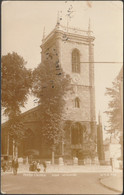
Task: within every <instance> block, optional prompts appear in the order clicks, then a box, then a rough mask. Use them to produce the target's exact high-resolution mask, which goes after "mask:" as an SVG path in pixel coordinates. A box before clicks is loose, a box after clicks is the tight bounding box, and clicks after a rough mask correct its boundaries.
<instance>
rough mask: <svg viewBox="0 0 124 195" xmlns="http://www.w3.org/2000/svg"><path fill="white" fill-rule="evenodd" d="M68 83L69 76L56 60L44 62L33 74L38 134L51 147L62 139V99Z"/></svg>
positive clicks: (63, 101) (63, 106) (63, 105)
mask: <svg viewBox="0 0 124 195" xmlns="http://www.w3.org/2000/svg"><path fill="white" fill-rule="evenodd" d="M70 81H71V80H70V77H69V75H66V74H65V73H64V72H63V70H62V68H61V67H60V64H59V61H58V60H56V61H53V60H51V61H50V60H46V61H45V62H44V63H42V64H40V65H39V66H38V67H37V68H36V69H35V70H34V72H33V87H32V92H33V94H34V95H35V96H36V97H37V98H38V104H39V107H40V113H39V114H40V116H41V129H40V134H41V135H42V136H43V137H44V140H45V141H46V142H47V143H48V144H49V146H52V147H53V146H56V145H57V144H59V143H60V142H61V141H62V139H64V128H63V115H64V111H65V110H64V108H65V99H64V97H65V95H66V93H67V92H68V91H69V90H70V89H71V87H70ZM53 149H54V147H53Z"/></svg>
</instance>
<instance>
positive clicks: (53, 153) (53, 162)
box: [52, 151, 54, 165]
mask: <svg viewBox="0 0 124 195" xmlns="http://www.w3.org/2000/svg"><path fill="white" fill-rule="evenodd" d="M52 165H54V151H52Z"/></svg>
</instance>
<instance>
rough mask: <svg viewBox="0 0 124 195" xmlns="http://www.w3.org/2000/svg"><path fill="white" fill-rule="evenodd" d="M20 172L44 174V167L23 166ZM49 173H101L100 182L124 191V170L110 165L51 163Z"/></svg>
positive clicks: (105, 185)
mask: <svg viewBox="0 0 124 195" xmlns="http://www.w3.org/2000/svg"><path fill="white" fill-rule="evenodd" d="M18 173H23V174H34V175H36V174H43V173H44V172H43V169H42V168H41V171H40V172H31V171H29V166H21V167H20V168H19V169H18ZM49 173H66V174H67V173H71V174H72V173H100V177H99V183H100V184H101V185H102V186H104V187H106V188H108V189H110V190H113V191H115V192H118V193H122V192H123V175H122V170H119V169H115V170H113V171H112V169H111V167H110V166H91V165H90V166H78V165H77V166H76V165H75V166H65V165H63V166H59V165H54V166H52V165H49V166H48V167H47V172H46V173H45V174H49ZM4 174H12V172H11V171H10V172H5V173H2V175H4Z"/></svg>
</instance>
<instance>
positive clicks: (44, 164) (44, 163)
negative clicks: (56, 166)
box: [42, 161, 47, 172]
mask: <svg viewBox="0 0 124 195" xmlns="http://www.w3.org/2000/svg"><path fill="white" fill-rule="evenodd" d="M42 164H43V167H44V172H46V168H47V165H46V162H45V161H43V163H42Z"/></svg>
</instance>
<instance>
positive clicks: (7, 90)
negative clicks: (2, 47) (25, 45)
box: [1, 52, 31, 141]
mask: <svg viewBox="0 0 124 195" xmlns="http://www.w3.org/2000/svg"><path fill="white" fill-rule="evenodd" d="M1 62H2V68H1V75H2V82H1V89H2V98H1V99H2V108H3V110H4V114H5V115H6V116H8V118H9V134H10V135H11V136H12V137H13V139H14V140H15V139H16V141H17V140H19V139H21V137H23V135H24V133H23V132H22V130H23V129H24V126H23V128H22V122H21V120H20V118H19V115H20V113H21V111H20V107H21V106H23V107H24V104H25V102H26V100H27V98H28V93H29V90H30V88H31V71H30V70H27V69H26V67H25V64H26V62H25V61H24V59H23V58H22V57H21V56H19V55H18V54H17V53H15V52H13V53H12V54H10V53H8V54H7V55H4V56H2V60H1Z"/></svg>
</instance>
